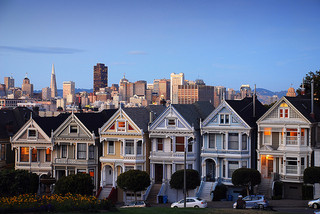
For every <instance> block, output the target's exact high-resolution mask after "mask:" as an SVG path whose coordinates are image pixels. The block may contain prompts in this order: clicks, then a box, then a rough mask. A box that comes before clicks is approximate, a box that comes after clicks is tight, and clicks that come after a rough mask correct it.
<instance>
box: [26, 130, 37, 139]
mask: <svg viewBox="0 0 320 214" xmlns="http://www.w3.org/2000/svg"><path fill="white" fill-rule="evenodd" d="M36 137H37V130H35V129H28V138H36Z"/></svg>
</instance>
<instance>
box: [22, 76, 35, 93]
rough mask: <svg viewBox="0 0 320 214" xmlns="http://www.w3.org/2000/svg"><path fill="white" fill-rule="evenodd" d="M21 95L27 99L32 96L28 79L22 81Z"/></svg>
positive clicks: (31, 86) (31, 88)
mask: <svg viewBox="0 0 320 214" xmlns="http://www.w3.org/2000/svg"><path fill="white" fill-rule="evenodd" d="M21 89H22V95H23V96H27V97H32V96H33V84H31V83H30V80H29V78H28V77H27V76H26V77H25V78H24V79H23V81H22V87H21Z"/></svg>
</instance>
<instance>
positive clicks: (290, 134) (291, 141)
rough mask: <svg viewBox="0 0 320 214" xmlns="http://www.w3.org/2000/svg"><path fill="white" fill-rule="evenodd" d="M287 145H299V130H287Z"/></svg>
mask: <svg viewBox="0 0 320 214" xmlns="http://www.w3.org/2000/svg"><path fill="white" fill-rule="evenodd" d="M286 144H288V145H297V144H298V130H297V129H287V138H286Z"/></svg>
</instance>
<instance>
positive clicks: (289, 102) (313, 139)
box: [257, 97, 320, 199]
mask: <svg viewBox="0 0 320 214" xmlns="http://www.w3.org/2000/svg"><path fill="white" fill-rule="evenodd" d="M312 106H313V103H312V102H311V100H310V99H306V98H305V97H282V98H281V99H280V100H279V101H278V102H277V103H275V104H274V105H273V106H272V107H271V108H270V109H269V110H268V111H267V112H266V113H265V114H264V115H263V116H262V117H261V118H260V119H259V120H258V121H257V124H258V131H259V133H258V148H257V153H258V170H259V171H260V172H261V175H262V180H263V181H265V183H267V184H269V189H271V186H272V183H273V182H274V181H280V182H282V183H283V190H284V191H283V197H284V198H294V199H301V197H302V184H303V171H304V169H305V168H307V167H309V166H313V165H314V164H315V163H314V161H313V160H316V159H317V158H318V157H314V152H313V148H316V147H318V148H319V143H317V133H320V132H319V125H318V121H319V119H318V118H317V115H319V108H318V107H316V106H314V108H313V107H312ZM312 109H314V112H312ZM316 165H317V164H316ZM266 194H269V196H271V195H272V192H270V191H269V192H268V193H266Z"/></svg>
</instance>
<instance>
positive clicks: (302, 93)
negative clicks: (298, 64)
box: [301, 78, 306, 95]
mask: <svg viewBox="0 0 320 214" xmlns="http://www.w3.org/2000/svg"><path fill="white" fill-rule="evenodd" d="M305 90H306V89H305V88H304V78H303V79H302V88H301V95H305V94H306V91H305Z"/></svg>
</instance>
